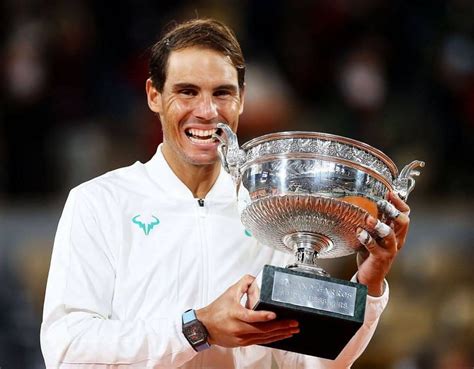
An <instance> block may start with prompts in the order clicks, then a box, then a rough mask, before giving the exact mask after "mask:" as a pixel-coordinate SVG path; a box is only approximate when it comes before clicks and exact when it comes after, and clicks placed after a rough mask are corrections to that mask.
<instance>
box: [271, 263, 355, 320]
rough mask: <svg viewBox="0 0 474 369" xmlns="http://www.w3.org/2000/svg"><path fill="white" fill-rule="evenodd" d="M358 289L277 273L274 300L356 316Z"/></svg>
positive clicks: (273, 292)
mask: <svg viewBox="0 0 474 369" xmlns="http://www.w3.org/2000/svg"><path fill="white" fill-rule="evenodd" d="M356 295H357V289H356V288H355V287H352V286H347V285H344V284H338V283H333V282H329V281H323V280H320V279H314V278H308V277H304V276H300V275H294V274H288V273H282V272H278V271H276V272H275V277H274V280H273V289H272V300H274V301H279V302H283V303H286V304H292V305H297V306H304V307H308V308H312V309H318V310H324V311H330V312H333V313H338V314H343V315H348V316H354V308H355V301H356Z"/></svg>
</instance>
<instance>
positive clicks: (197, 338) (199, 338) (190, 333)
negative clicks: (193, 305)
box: [183, 309, 211, 352]
mask: <svg viewBox="0 0 474 369" xmlns="http://www.w3.org/2000/svg"><path fill="white" fill-rule="evenodd" d="M183 334H184V337H186V339H187V340H188V342H189V343H190V344H191V346H192V347H193V348H194V349H195V350H196V351H198V352H200V351H204V350H206V349H208V348H210V347H211V345H210V344H209V342H207V338H208V336H209V333H207V329H206V327H204V324H202V323H201V322H200V321H199V320H198V319H197V318H196V312H195V311H194V309H189V310H186V311H185V312H184V313H183Z"/></svg>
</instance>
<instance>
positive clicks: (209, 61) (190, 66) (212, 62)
mask: <svg viewBox="0 0 474 369" xmlns="http://www.w3.org/2000/svg"><path fill="white" fill-rule="evenodd" d="M166 74H167V79H168V78H171V79H174V78H213V79H223V80H225V81H226V83H229V82H232V83H236V84H237V78H238V77H237V69H236V68H235V66H234V65H233V64H232V61H231V59H230V57H229V56H227V55H224V54H222V53H220V52H218V51H216V50H212V49H208V48H202V47H188V48H184V49H179V50H174V51H172V52H171V53H170V55H169V58H168V65H167V73H166Z"/></svg>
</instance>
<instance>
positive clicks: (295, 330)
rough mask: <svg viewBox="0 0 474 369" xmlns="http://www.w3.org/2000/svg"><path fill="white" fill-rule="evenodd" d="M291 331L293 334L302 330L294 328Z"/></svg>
mask: <svg viewBox="0 0 474 369" xmlns="http://www.w3.org/2000/svg"><path fill="white" fill-rule="evenodd" d="M291 333H292V334H295V333H300V330H299V329H292V330H291Z"/></svg>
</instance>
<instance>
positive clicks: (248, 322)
mask: <svg viewBox="0 0 474 369" xmlns="http://www.w3.org/2000/svg"><path fill="white" fill-rule="evenodd" d="M254 279H255V277H252V276H250V275H246V276H244V277H243V278H242V279H240V281H238V282H237V283H236V284H234V285H233V286H231V287H230V288H228V289H227V291H225V292H224V293H223V294H222V295H221V296H220V297H218V298H217V299H216V300H215V301H214V302H212V303H211V304H210V305H208V306H206V307H204V308H202V309H199V310H197V311H196V317H197V318H198V319H199V320H200V321H201V322H202V323H203V324H204V326H205V327H206V329H207V331H208V332H209V343H210V344H211V345H219V346H223V347H237V346H248V345H255V344H264V343H270V342H274V341H279V340H282V339H285V338H289V337H291V336H292V335H293V334H295V333H298V332H299V329H298V328H297V327H298V322H296V321H293V320H275V318H276V314H275V313H273V312H270V311H254V310H250V309H247V308H245V307H243V306H242V305H241V304H240V300H241V298H242V296H243V295H244V294H246V293H248V292H249V289H250V286H251V284H252V282H253V281H254Z"/></svg>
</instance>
